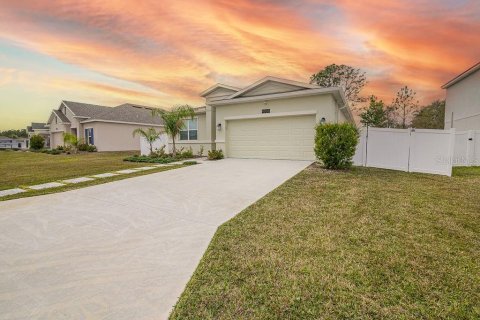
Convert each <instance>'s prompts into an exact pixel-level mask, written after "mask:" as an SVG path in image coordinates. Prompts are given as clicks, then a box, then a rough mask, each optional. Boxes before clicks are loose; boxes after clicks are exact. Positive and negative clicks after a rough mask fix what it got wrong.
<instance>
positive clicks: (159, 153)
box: [150, 145, 169, 158]
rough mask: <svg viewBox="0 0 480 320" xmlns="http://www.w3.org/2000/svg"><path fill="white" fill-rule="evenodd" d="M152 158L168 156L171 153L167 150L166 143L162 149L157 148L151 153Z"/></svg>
mask: <svg viewBox="0 0 480 320" xmlns="http://www.w3.org/2000/svg"><path fill="white" fill-rule="evenodd" d="M150 157H152V158H167V157H169V155H168V154H167V153H166V152H165V145H163V146H162V147H161V148H160V149H155V151H153V152H152V154H151V155H150Z"/></svg>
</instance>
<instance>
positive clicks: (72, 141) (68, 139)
mask: <svg viewBox="0 0 480 320" xmlns="http://www.w3.org/2000/svg"><path fill="white" fill-rule="evenodd" d="M63 143H64V144H69V145H71V146H72V147H73V151H74V152H75V153H76V152H77V150H78V144H79V143H80V140H79V139H78V138H77V136H76V135H75V134H73V133H69V132H65V133H64V134H63Z"/></svg>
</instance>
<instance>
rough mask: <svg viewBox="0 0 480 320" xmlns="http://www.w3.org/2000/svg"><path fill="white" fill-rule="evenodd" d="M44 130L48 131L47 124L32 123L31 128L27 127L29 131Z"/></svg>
mask: <svg viewBox="0 0 480 320" xmlns="http://www.w3.org/2000/svg"><path fill="white" fill-rule="evenodd" d="M42 129H48V128H47V127H46V123H44V122H32V124H31V125H30V126H27V131H29V132H33V130H42Z"/></svg>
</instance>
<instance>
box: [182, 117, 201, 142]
mask: <svg viewBox="0 0 480 320" xmlns="http://www.w3.org/2000/svg"><path fill="white" fill-rule="evenodd" d="M184 123H185V126H184V128H183V130H181V131H180V140H197V138H198V137H197V134H198V119H197V118H194V119H189V120H184Z"/></svg>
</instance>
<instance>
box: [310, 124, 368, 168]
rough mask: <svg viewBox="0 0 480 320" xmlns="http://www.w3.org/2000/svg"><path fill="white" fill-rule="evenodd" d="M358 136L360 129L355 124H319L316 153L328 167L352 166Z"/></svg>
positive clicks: (316, 136)
mask: <svg viewBox="0 0 480 320" xmlns="http://www.w3.org/2000/svg"><path fill="white" fill-rule="evenodd" d="M358 138H359V132H358V129H357V127H355V125H353V124H350V123H327V124H319V125H318V126H317V127H316V135H315V155H316V156H317V159H319V160H320V161H322V162H323V165H324V166H325V168H327V169H347V168H350V167H351V166H352V158H353V156H354V155H355V149H356V147H357V144H358Z"/></svg>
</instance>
